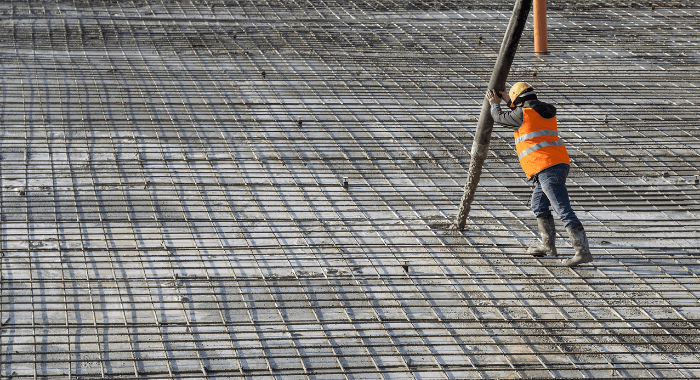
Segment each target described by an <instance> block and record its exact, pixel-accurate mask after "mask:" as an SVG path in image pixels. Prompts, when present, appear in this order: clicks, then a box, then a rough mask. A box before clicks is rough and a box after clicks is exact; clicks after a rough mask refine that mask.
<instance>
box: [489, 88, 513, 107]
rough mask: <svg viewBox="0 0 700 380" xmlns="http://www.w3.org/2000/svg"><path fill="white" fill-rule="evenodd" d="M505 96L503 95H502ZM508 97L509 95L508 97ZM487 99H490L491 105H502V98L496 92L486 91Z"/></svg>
mask: <svg viewBox="0 0 700 380" xmlns="http://www.w3.org/2000/svg"><path fill="white" fill-rule="evenodd" d="M501 94H503V93H501ZM506 96H508V95H506ZM486 99H488V101H489V103H490V104H491V105H494V104H500V103H501V100H502V99H501V96H499V95H498V92H496V90H488V91H486Z"/></svg>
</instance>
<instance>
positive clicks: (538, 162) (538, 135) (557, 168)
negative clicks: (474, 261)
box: [486, 82, 593, 267]
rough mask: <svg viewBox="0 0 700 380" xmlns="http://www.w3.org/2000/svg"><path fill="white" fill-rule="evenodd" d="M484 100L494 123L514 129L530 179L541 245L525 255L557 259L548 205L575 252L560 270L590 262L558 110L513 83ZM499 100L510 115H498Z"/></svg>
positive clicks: (529, 89)
mask: <svg viewBox="0 0 700 380" xmlns="http://www.w3.org/2000/svg"><path fill="white" fill-rule="evenodd" d="M486 96H487V98H488V101H489V103H490V104H491V116H493V120H494V121H495V122H496V123H499V124H501V125H504V126H509V127H513V128H515V133H514V136H515V148H516V151H517V153H518V159H519V160H520V166H521V167H522V168H523V170H524V171H525V174H526V175H527V178H528V180H530V181H532V182H533V183H534V190H533V192H532V200H531V206H530V207H531V208H532V211H533V212H534V213H535V216H536V217H537V227H538V230H539V233H540V237H541V241H540V242H539V243H538V244H537V245H535V246H531V247H529V248H528V253H529V254H531V255H533V256H537V257H541V256H556V255H557V248H556V247H555V245H554V242H555V236H556V231H555V228H554V217H553V216H552V212H551V211H550V209H549V208H550V206H551V207H552V208H554V211H555V212H556V213H557V215H558V216H559V218H560V219H561V220H562V221H563V222H564V226H565V227H566V231H567V232H568V233H569V237H570V238H571V244H572V245H573V247H574V250H575V251H576V254H575V255H574V257H572V258H570V259H568V260H566V261H565V262H564V265H566V266H569V267H573V266H576V265H579V264H583V263H589V262H591V261H593V256H592V255H591V251H590V249H589V246H588V239H586V232H585V231H584V229H583V225H582V224H581V222H580V221H579V220H578V218H577V217H576V214H575V213H574V210H573V209H572V208H571V203H570V202H569V192H568V191H567V189H566V177H567V176H568V174H569V165H570V161H569V154H568V153H567V152H566V147H565V146H564V142H563V141H562V140H561V139H560V138H559V133H558V132H557V117H556V114H557V109H556V108H555V107H554V106H553V105H551V104H547V103H544V102H541V101H539V100H537V94H536V93H535V89H534V88H532V86H530V85H529V84H527V83H525V82H518V83H516V84H514V85H513V87H511V89H510V91H509V93H508V94H506V93H505V92H500V93H499V92H496V91H495V90H489V91H488V92H487V93H486ZM502 100H505V102H506V103H507V105H508V106H509V107H510V108H511V109H510V110H505V111H504V110H501V106H500V103H501V101H502Z"/></svg>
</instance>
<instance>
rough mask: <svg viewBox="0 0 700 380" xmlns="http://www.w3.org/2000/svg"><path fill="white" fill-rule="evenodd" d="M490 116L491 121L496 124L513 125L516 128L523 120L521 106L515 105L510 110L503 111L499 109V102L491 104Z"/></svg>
mask: <svg viewBox="0 0 700 380" xmlns="http://www.w3.org/2000/svg"><path fill="white" fill-rule="evenodd" d="M491 117H493V121H494V122H496V123H498V124H501V125H504V126H508V127H515V128H516V129H517V128H520V126H521V125H523V121H524V120H525V117H524V115H523V108H522V107H516V108H515V109H514V110H512V111H503V110H501V105H500V104H494V105H492V106H491Z"/></svg>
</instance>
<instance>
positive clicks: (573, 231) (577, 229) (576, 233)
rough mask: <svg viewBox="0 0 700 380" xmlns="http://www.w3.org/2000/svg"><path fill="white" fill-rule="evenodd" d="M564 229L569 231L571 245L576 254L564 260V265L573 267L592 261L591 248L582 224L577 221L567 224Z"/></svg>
mask: <svg viewBox="0 0 700 380" xmlns="http://www.w3.org/2000/svg"><path fill="white" fill-rule="evenodd" d="M566 231H567V232H568V233H569V237H570V238H571V245H572V246H574V251H576V254H575V255H574V257H572V258H570V259H568V260H566V261H565V262H564V265H565V266H567V267H575V266H576V265H579V264H584V263H590V262H591V261H593V255H591V249H590V248H589V247H588V239H586V231H584V230H583V225H582V224H581V223H578V224H574V225H571V226H568V227H566Z"/></svg>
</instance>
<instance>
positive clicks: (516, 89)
mask: <svg viewBox="0 0 700 380" xmlns="http://www.w3.org/2000/svg"><path fill="white" fill-rule="evenodd" d="M533 91H535V89H534V88H532V86H530V84H528V83H525V82H518V83H516V84H514V85H513V87H511V88H510V91H508V96H509V97H510V101H511V102H512V103H515V100H516V99H518V97H519V96H520V95H522V94H523V93H526V92H532V95H534V94H535V93H534V92H533ZM528 95H529V94H528Z"/></svg>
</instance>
